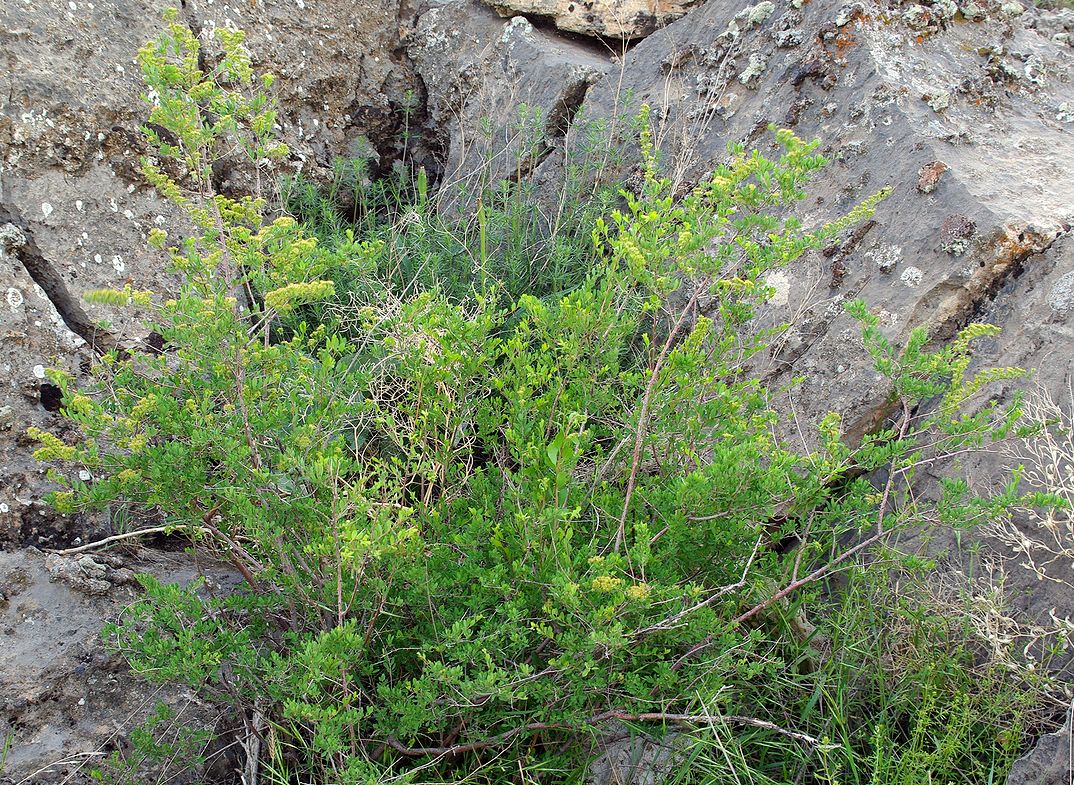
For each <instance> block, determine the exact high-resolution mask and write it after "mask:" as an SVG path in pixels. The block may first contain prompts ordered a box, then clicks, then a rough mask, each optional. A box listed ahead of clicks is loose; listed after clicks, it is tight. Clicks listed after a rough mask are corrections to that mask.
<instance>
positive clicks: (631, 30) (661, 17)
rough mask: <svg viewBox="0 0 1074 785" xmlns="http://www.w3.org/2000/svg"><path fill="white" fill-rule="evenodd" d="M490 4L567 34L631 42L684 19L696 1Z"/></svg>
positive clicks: (509, 0) (518, 0) (510, 0)
mask: <svg viewBox="0 0 1074 785" xmlns="http://www.w3.org/2000/svg"><path fill="white" fill-rule="evenodd" d="M491 4H492V5H493V6H495V7H496V9H497V10H498V11H499V12H500V13H501V14H502V15H504V16H513V15H515V14H525V15H533V16H541V17H545V18H551V19H552V21H553V22H554V23H555V25H556V27H557V28H559V29H560V30H563V31H565V32H569V33H581V34H583V35H593V36H600V37H601V38H610V39H627V40H632V39H635V38H643V37H645V36H647V35H649V34H650V33H652V32H653V31H655V30H657V29H659V28H661V27H664V26H665V25H667V24H668V23H669V22H673V21H674V20H676V19H678V18H679V17H681V16H683V15H684V14H685V13H686V12H687V11H688V10H689V9H690V8H691V7H692V6H694V5H697V0H496V2H493V3H491Z"/></svg>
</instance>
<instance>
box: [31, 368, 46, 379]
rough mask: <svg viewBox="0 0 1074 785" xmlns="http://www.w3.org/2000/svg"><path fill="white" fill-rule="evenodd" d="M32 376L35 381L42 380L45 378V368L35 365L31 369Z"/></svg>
mask: <svg viewBox="0 0 1074 785" xmlns="http://www.w3.org/2000/svg"><path fill="white" fill-rule="evenodd" d="M33 375H34V378H35V379H44V378H45V366H43V365H35V366H34V367H33Z"/></svg>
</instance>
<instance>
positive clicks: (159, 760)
mask: <svg viewBox="0 0 1074 785" xmlns="http://www.w3.org/2000/svg"><path fill="white" fill-rule="evenodd" d="M210 739H211V734H210V733H209V732H208V731H207V730H197V729H192V728H190V727H189V726H188V725H187V724H186V723H185V722H184V718H183V717H182V716H181V715H179V714H177V713H176V712H175V711H174V710H173V709H172V708H171V707H169V706H168V704H166V703H159V704H157V706H156V708H155V709H154V710H153V711H152V712H151V713H150V714H149V716H148V717H147V718H146V719H145V721H144V722H142V723H141V724H140V725H138V726H137V727H136V728H134V729H133V730H132V731H131V733H130V745H129V749H126V750H120V749H116V750H113V751H112V752H111V753H110V754H109V755H108V756H107V757H106V758H104V760H102V761H101V763H100V764H99V765H97V766H94V767H93V768H92V769H90V777H91V779H92V780H93V781H94V782H99V783H102V785H136V784H137V783H141V782H146V781H147V780H146V779H145V775H146V773H147V771H152V772H153V775H154V777H155V780H156V782H169V781H171V779H172V778H174V777H176V776H179V775H182V774H183V773H184V772H186V771H189V770H191V769H196V768H197V767H198V766H199V765H201V764H202V763H203V762H204V760H205V756H204V753H205V749H206V747H207V745H208V743H209V741H210Z"/></svg>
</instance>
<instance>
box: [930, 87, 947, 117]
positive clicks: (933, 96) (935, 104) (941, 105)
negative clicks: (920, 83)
mask: <svg viewBox="0 0 1074 785" xmlns="http://www.w3.org/2000/svg"><path fill="white" fill-rule="evenodd" d="M924 98H925V103H927V104H928V105H929V107H930V108H931V109H932V111H934V112H942V111H943V110H944V109H946V108H947V107H949V106H950V105H951V94H950V93H949V92H947V91H946V90H934V91H933V92H931V93H929V94H928V95H926V96H924Z"/></svg>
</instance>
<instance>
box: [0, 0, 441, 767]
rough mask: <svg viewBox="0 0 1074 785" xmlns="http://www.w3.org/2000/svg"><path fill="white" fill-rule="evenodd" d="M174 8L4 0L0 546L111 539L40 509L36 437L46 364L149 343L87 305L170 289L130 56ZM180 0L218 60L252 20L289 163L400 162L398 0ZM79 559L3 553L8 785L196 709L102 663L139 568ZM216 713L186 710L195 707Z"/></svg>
mask: <svg viewBox="0 0 1074 785" xmlns="http://www.w3.org/2000/svg"><path fill="white" fill-rule="evenodd" d="M174 5H176V3H175V2H165V1H164V0H94V2H86V0H11V1H10V2H7V1H6V0H5V2H2V3H0V63H2V65H3V70H4V73H5V85H4V89H3V91H2V92H0V297H2V298H3V299H2V301H0V549H9V548H15V547H24V546H36V547H63V546H65V545H69V544H77V543H79V542H84V541H85V540H86V538H87V537H89V536H93V535H99V534H111V533H113V532H111V531H109V530H108V529H107V526H108V522H107V521H106V520H98V519H82V518H75V519H70V518H62V517H60V516H56V515H55V514H54V513H53V512H52V510H51V509H50V508H48V507H47V505H46V504H45V503H44V501H43V499H42V496H43V494H44V491H45V490H47V489H48V485H47V484H46V483H45V481H44V470H43V468H42V467H41V466H39V465H37V464H35V462H34V461H33V459H32V458H31V456H30V454H31V451H32V445H31V444H30V442H29V440H28V439H27V437H26V436H25V433H26V429H27V427H29V426H31V425H36V426H39V427H45V428H48V429H50V430H54V431H59V432H61V433H62V432H63V428H64V425H63V422H62V421H61V420H60V419H59V417H58V416H57V415H56V410H57V409H58V408H59V405H60V400H59V398H60V397H59V391H58V389H57V388H55V387H54V386H52V385H51V384H50V383H49V382H48V379H47V378H46V373H45V369H46V368H49V367H59V368H64V369H66V370H70V371H73V372H76V373H77V372H79V371H80V370H81V369H82V368H83V367H84V366H85V363H86V362H87V361H88V359H89V357H90V355H91V353H92V352H93V351H94V349H95V348H107V347H110V346H113V345H115V344H116V343H119V344H122V345H130V344H133V343H135V342H138V341H142V340H145V339H146V338H147V334H148V327H147V326H146V325H145V324H144V323H143V321H142V320H140V319H139V318H138V315H137V314H134V315H133V316H130V317H128V316H124V315H123V314H122V313H120V314H117V313H116V312H115V310H114V309H106V310H104V309H102V310H98V309H97V308H96V307H95V306H93V305H91V304H88V303H86V302H85V301H84V300H83V298H82V294H83V293H84V292H86V291H88V290H91V289H95V288H101V287H113V286H117V285H118V286H119V287H122V286H123V284H124V283H125V282H126V281H130V282H131V283H132V284H133V285H134V286H135V287H136V288H148V289H154V290H157V291H161V292H167V291H168V290H169V287H170V286H171V283H172V279H171V278H170V276H169V275H168V274H167V272H166V270H165V268H164V259H163V257H162V256H161V255H160V254H157V253H155V252H153V251H152V250H151V249H150V248H149V246H148V245H147V243H146V235H147V234H148V232H149V231H150V229H152V228H154V227H172V228H173V230H174V227H175V226H176V222H177V221H178V220H179V218H178V216H177V214H176V212H175V210H174V209H173V208H172V207H171V206H170V205H169V204H167V203H165V202H164V201H162V200H161V199H160V198H159V197H157V195H156V194H155V192H153V191H152V189H150V188H149V187H148V186H147V184H146V183H145V182H144V181H143V179H142V177H141V175H140V173H139V171H138V158H139V155H140V154H142V153H143V152H144V149H143V148H142V146H141V139H140V133H139V131H138V128H139V126H140V124H141V123H142V122H144V120H145V118H146V115H147V109H146V107H145V105H144V104H143V103H142V102H141V101H140V100H139V93H140V92H141V90H142V84H141V80H140V74H139V71H138V67H137V65H136V64H135V63H134V57H135V54H136V52H137V50H138V48H139V47H140V46H141V45H142V44H143V43H144V42H145V41H146V40H149V39H150V38H152V37H153V36H154V35H155V34H156V33H157V32H158V31H159V30H161V29H162V28H163V22H162V20H161V14H162V12H163V10H164V9H165V8H166V7H169V6H174ZM181 5H182V16H181V21H184V22H186V23H187V24H188V25H189V26H190V27H191V28H192V29H194V30H195V31H197V32H198V33H199V34H200V36H201V38H202V40H203V42H204V44H205V51H206V55H207V57H208V58H210V60H211V58H212V57H213V56H214V48H213V46H212V44H211V39H210V36H209V33H211V31H212V30H213V29H214V28H216V27H222V26H227V27H235V28H241V29H244V30H246V31H247V33H248V39H247V40H248V45H249V48H250V51H251V53H252V54H253V56H254V58H255V67H256V68H257V69H258V70H259V71H271V72H274V73H276V74H277V75H278V76H279V77H281V78H280V79H279V81H278V82H277V85H278V90H279V99H280V105H281V111H280V114H279V124H280V133H281V136H282V138H283V139H284V141H286V142H287V144H288V146H289V147H290V148H291V150H292V152H293V157H292V158H291V160H290V161H288V162H287V166H288V167H289V168H291V169H292V170H300V171H302V172H304V173H305V174H307V175H309V176H311V177H313V178H315V179H317V178H321V177H323V176H324V175H325V173H326V172H328V171H329V169H330V166H331V163H332V159H333V157H335V156H337V155H338V156H354V155H358V154H361V155H363V156H365V157H372V158H373V159H374V165H375V159H376V158H377V156H378V154H379V155H381V156H383V157H384V159H385V161H387V160H388V159H390V158H393V157H394V156H395V154H396V152H395V147H396V145H398V144H401V134H400V133H399V129H400V128H401V127H402V125H403V123H404V112H403V111H402V108H403V106H404V104H405V103H407V101H408V100H410V98H411V96H410V95H408V93H413V95H416V96H417V97H416V99H415V100H416V102H418V103H420V101H421V97H422V95H421V89H422V88H421V84H420V81H418V80H417V79H416V78H414V76H413V72H412V71H411V70H410V68H409V64H408V63H407V61H406V60H405V57H402V56H401V55H400V54H399V53H398V51H397V50H398V46H399V41H400V30H399V22H400V10H399V6H398V3H396V2H391V1H390V0H357V1H353V0H348V2H341V1H340V0H327V1H322V0H318V2H311V1H310V0H307V1H306V2H303V0H288V2H263V1H262V0H257V1H256V2H245V0H244V1H243V2H241V3H240V2H236V3H230V4H227V3H222V2H215V3H214V2H213V1H212V0H184V2H182V4H181ZM364 140H368V144H366V142H365V141H364ZM241 175H242V173H241V172H233V173H230V172H221V173H220V181H219V183H218V186H219V187H220V188H221V189H225V190H226V189H228V188H231V187H233V186H234V185H237V186H239V187H242V185H243V184H242V183H241V182H237V183H233V182H232V180H233V179H237V178H240V177H241ZM106 319H108V320H111V321H110V322H105V320H106ZM85 558H88V560H81V561H80V560H78V559H72V560H68V559H61V558H58V557H50V561H49V562H48V564H45V561H44V557H43V556H41V555H40V554H34V553H33V552H23V553H10V554H6V553H3V552H0V621H2V629H0V747H4V749H3V752H2V754H0V759H3V760H5V764H4V765H3V766H2V767H0V768H3V771H0V780H4V781H7V780H6V779H5V778H7V777H10V778H12V779H11V780H10V781H12V782H18V781H23V782H33V783H48V782H54V781H55V782H61V781H82V780H81V779H77V777H78V776H81V775H85V774H86V773H87V771H88V766H89V765H92V764H93V763H94V762H96V761H97V760H98V759H99V755H100V752H101V750H103V749H105V748H106V746H107V745H108V744H114V743H115V742H116V739H117V738H118V737H119V735H121V734H122V733H126V732H127V731H128V730H129V725H130V723H131V721H132V719H133V720H134V721H135V722H137V721H141V719H142V718H144V717H145V716H146V715H147V713H148V712H149V711H151V710H152V709H153V706H154V705H155V703H156V701H157V700H158V699H166V700H167V701H169V702H171V703H172V704H173V706H174V707H175V708H176V709H177V710H180V709H183V707H184V706H188V704H189V703H190V702H189V700H187V699H186V698H184V697H183V696H182V695H179V694H178V693H175V692H168V691H164V692H160V693H159V694H156V693H157V688H156V687H153V686H151V685H148V684H146V683H144V682H142V681H140V680H137V679H135V678H134V677H132V676H131V675H130V674H129V673H127V672H126V669H125V668H124V667H122V663H121V661H120V659H119V658H118V657H112V656H110V655H106V654H104V653H103V651H102V649H101V639H100V629H101V626H102V624H103V623H104V620H105V619H107V618H108V617H109V616H112V615H114V614H115V613H116V612H117V610H118V608H119V605H118V604H117V603H121V602H125V601H128V600H129V599H130V597H131V596H133V595H132V593H131V591H132V590H131V589H130V588H128V587H127V586H126V585H121V584H124V583H126V582H127V581H129V577H130V576H129V574H127V573H123V572H121V571H120V572H117V570H115V569H112V568H111V567H110V566H109V565H108V564H106V563H104V562H102V561H101V560H100V557H85ZM156 566H158V567H159V566H161V565H156ZM142 567H143V568H145V569H150V570H154V571H155V567H154V566H153V565H142ZM163 569H164V572H168V571H169V570H171V572H172V574H173V577H174V575H175V570H174V569H172V568H170V567H167V568H163ZM117 575H119V576H120V577H121V578H123V580H122V581H118V580H117ZM50 581H57V582H56V583H52V582H50ZM87 592H89V593H90V594H92V595H93V596H89V595H87ZM204 713H205V712H204V711H203V708H202V707H198V706H196V705H191V707H190V708H189V712H188V713H187V714H186V715H185V716H187V717H191V716H194V715H197V716H199V717H202V716H203V715H204ZM9 742H10V743H11V744H12V746H11V747H10V749H8V748H6V747H5V746H4V745H7V744H8V743H9ZM57 762H59V763H57ZM73 772H80V774H72V773H73ZM69 775H72V776H71V777H70V778H69ZM24 778H27V779H24Z"/></svg>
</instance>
